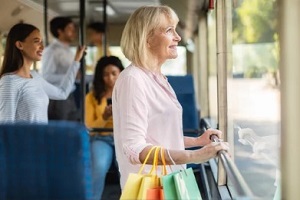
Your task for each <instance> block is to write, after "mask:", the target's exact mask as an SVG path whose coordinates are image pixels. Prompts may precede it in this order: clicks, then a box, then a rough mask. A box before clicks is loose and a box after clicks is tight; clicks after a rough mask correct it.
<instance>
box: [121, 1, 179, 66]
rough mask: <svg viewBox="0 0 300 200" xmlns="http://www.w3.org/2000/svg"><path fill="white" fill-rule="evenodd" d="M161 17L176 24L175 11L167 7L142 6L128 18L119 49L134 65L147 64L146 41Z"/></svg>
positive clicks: (157, 25)
mask: <svg viewBox="0 0 300 200" xmlns="http://www.w3.org/2000/svg"><path fill="white" fill-rule="evenodd" d="M162 16H165V18H166V19H168V20H170V21H176V23H178V21H179V19H178V16H177V14H176V13H175V11H174V10H173V9H172V8H170V7H168V6H143V7H140V8H138V9H137V10H136V11H135V12H134V13H132V14H131V16H130V17H129V19H128V21H127V23H126V25H125V28H124V30H123V33H122V37H121V49H122V51H123V53H124V55H125V57H126V58H127V59H128V60H130V61H131V62H133V63H134V64H135V65H138V66H144V65H146V64H147V63H148V60H149V59H150V58H149V52H148V49H147V39H148V37H149V36H150V35H151V34H152V33H153V31H154V29H156V28H157V27H159V25H160V23H161V21H162V19H161V17H162Z"/></svg>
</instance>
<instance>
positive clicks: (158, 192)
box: [146, 148, 167, 200]
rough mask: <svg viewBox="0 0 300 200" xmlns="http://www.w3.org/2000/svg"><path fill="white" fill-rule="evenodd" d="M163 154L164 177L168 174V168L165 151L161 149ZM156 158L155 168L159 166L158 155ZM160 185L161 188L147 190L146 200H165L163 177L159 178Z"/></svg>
mask: <svg viewBox="0 0 300 200" xmlns="http://www.w3.org/2000/svg"><path fill="white" fill-rule="evenodd" d="M160 152H161V160H162V163H163V165H162V174H161V175H162V176H165V175H166V174H167V168H166V161H165V156H164V155H165V154H164V149H163V148H161V149H160ZM155 157H156V163H155V165H154V166H157V164H158V163H157V162H158V155H157V154H155ZM157 181H159V184H158V185H160V186H158V187H154V188H149V189H148V190H147V196H146V199H147V200H164V191H163V187H162V186H161V177H160V178H158V180H157Z"/></svg>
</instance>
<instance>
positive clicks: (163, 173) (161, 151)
mask: <svg viewBox="0 0 300 200" xmlns="http://www.w3.org/2000/svg"><path fill="white" fill-rule="evenodd" d="M160 153H161V155H160V157H161V162H162V165H163V166H162V175H163V176H164V175H167V173H168V172H167V167H166V166H167V165H166V159H165V149H164V148H161V149H160Z"/></svg>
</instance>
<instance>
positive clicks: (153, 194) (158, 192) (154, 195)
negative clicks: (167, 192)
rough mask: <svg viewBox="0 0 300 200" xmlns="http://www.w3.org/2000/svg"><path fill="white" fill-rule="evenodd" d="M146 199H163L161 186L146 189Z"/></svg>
mask: <svg viewBox="0 0 300 200" xmlns="http://www.w3.org/2000/svg"><path fill="white" fill-rule="evenodd" d="M146 199H147V200H164V193H163V188H162V187H161V186H159V187H156V188H150V189H148V190H147V197H146Z"/></svg>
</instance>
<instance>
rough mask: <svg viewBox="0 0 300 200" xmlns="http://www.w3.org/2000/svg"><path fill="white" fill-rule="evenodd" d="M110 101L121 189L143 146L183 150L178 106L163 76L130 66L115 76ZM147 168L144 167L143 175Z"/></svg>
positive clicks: (136, 165)
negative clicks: (116, 77) (115, 79)
mask: <svg viewBox="0 0 300 200" xmlns="http://www.w3.org/2000/svg"><path fill="white" fill-rule="evenodd" d="M112 100H113V103H112V105H113V106H112V107H113V117H114V139H115V149H116V157H117V160H118V166H119V170H120V174H121V187H122V188H123V187H124V184H125V182H126V180H127V177H128V175H129V173H137V172H138V170H139V169H140V166H141V163H140V160H139V154H140V152H141V151H142V150H143V149H144V148H145V147H146V146H149V145H156V146H162V147H164V148H166V149H173V150H184V139H183V130H182V107H181V105H180V103H179V102H178V100H177V97H176V94H175V92H174V90H173V89H172V87H171V85H170V84H169V83H168V81H167V79H166V77H164V76H163V75H161V74H154V73H152V72H150V71H148V70H146V69H142V68H139V67H135V66H133V65H130V66H129V67H127V68H126V69H125V70H123V71H122V72H121V74H120V75H119V77H118V79H117V81H116V84H115V86H114V90H113V95H112ZM150 168H151V166H150V165H146V167H145V172H149V171H150ZM172 168H173V170H175V171H176V170H179V169H182V167H181V166H174V167H172ZM159 169H160V168H159ZM159 174H160V172H159Z"/></svg>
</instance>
